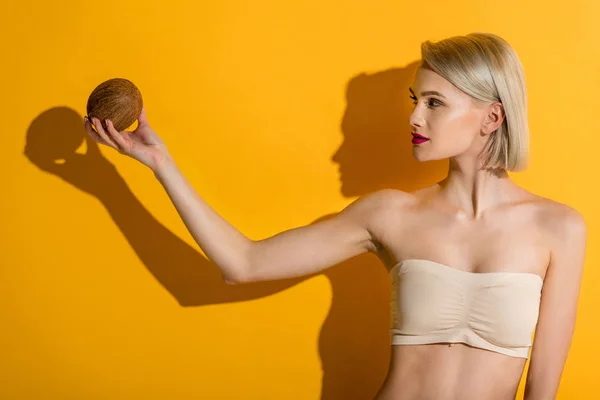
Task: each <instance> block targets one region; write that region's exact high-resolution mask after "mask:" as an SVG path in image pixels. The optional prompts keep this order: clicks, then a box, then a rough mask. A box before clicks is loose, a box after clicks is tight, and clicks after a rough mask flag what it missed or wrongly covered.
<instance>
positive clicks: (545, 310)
mask: <svg viewBox="0 0 600 400" xmlns="http://www.w3.org/2000/svg"><path fill="white" fill-rule="evenodd" d="M409 90H410V94H411V98H412V99H413V101H414V104H415V107H414V110H413V112H412V114H411V116H410V119H409V122H410V125H411V126H412V132H411V133H412V136H413V138H412V143H413V144H414V146H413V156H414V157H415V158H416V159H417V160H419V161H427V160H438V159H442V158H449V170H448V175H447V177H446V178H445V179H444V180H442V181H440V182H438V183H436V184H434V185H432V186H430V187H427V188H424V189H421V190H418V191H416V192H411V193H405V192H402V191H398V190H391V189H386V190H380V191H376V192H373V193H370V194H368V195H365V196H362V197H360V198H359V199H358V200H356V201H355V202H353V203H352V204H350V205H349V206H348V207H346V208H345V209H344V210H342V211H341V212H340V213H339V214H337V215H336V216H335V217H334V218H331V219H328V220H326V221H322V222H319V223H317V224H313V225H310V226H304V227H300V228H295V229H291V230H288V231H285V232H281V233H279V234H277V235H275V236H273V237H270V238H267V239H264V240H259V241H253V240H250V239H248V238H247V237H245V236H244V235H243V234H242V233H240V232H239V231H238V230H237V229H236V228H234V227H233V226H232V225H230V224H229V223H228V222H227V221H226V220H224V219H223V218H222V217H221V216H220V215H219V214H217V213H216V212H215V211H214V210H213V209H212V208H211V207H210V206H209V205H208V204H207V203H206V202H205V201H204V200H203V199H202V198H201V197H200V196H198V195H197V193H196V192H195V191H194V190H193V188H192V186H191V185H190V184H189V182H188V181H187V180H186V179H185V177H184V176H183V175H182V174H181V172H180V171H179V170H178V168H177V166H176V164H175V162H174V161H173V159H172V157H171V156H170V154H169V152H168V151H167V148H166V146H165V144H164V142H163V141H162V140H161V139H160V138H159V137H158V135H157V134H156V133H155V132H154V131H153V130H152V128H151V127H150V125H149V124H148V121H147V119H146V113H145V110H143V111H142V113H141V115H140V117H139V126H138V128H137V129H136V131H135V132H134V133H130V132H126V131H124V132H117V131H116V130H115V129H114V127H113V125H112V123H111V122H110V121H106V124H107V127H108V129H107V130H105V129H103V128H102V125H101V123H100V121H98V120H97V119H94V120H93V121H88V120H87V118H86V120H85V127H86V130H87V132H88V133H89V134H90V135H91V136H92V137H93V138H94V140H96V141H97V142H99V143H102V144H104V145H108V146H110V147H113V148H114V149H116V150H118V151H119V152H121V153H123V154H126V155H128V156H131V157H133V158H135V159H137V160H139V161H140V162H142V163H143V164H145V165H146V166H148V167H149V168H151V169H152V170H153V171H154V173H155V176H156V177H157V179H158V180H159V181H160V182H161V184H162V185H163V186H164V188H165V190H166V191H167V193H168V195H169V196H170V198H171V200H172V201H173V204H174V205H175V207H176V208H177V210H178V212H179V214H180V216H181V218H182V219H183V221H184V222H185V224H186V226H187V227H188V229H189V231H190V233H191V234H192V236H193V237H194V239H195V240H196V241H197V242H198V244H199V246H200V247H201V248H202V250H203V251H204V252H205V253H206V255H207V256H208V257H209V258H210V259H211V260H212V261H213V262H214V263H215V264H216V265H217V266H218V267H219V268H220V270H221V272H222V275H223V277H224V279H225V280H226V281H227V282H228V283H240V282H251V281H259V280H275V279H283V278H290V277H298V276H304V275H309V274H312V273H315V272H318V271H321V270H323V269H326V268H328V267H330V266H333V265H335V264H337V263H340V262H342V261H343V260H346V259H348V258H351V257H354V256H356V255H358V254H361V253H364V252H367V251H370V252H373V253H375V254H376V255H378V256H379V257H380V258H381V259H382V260H383V262H384V263H386V264H387V265H388V266H389V267H390V274H391V279H392V284H393V285H392V289H393V292H392V299H393V304H392V324H393V325H392V329H391V334H392V355H391V361H390V369H389V373H388V376H387V377H386V380H385V382H384V385H383V386H382V388H381V389H380V391H379V393H378V394H377V397H376V399H377V400H388V399H389V400H391V399H394V400H399V399H410V400H413V399H436V400H437V399H460V400H466V399H477V400H495V399H498V400H500V399H514V398H515V395H516V392H517V388H518V384H519V381H520V378H521V375H522V373H523V370H524V367H525V363H526V360H527V358H528V357H529V354H530V353H529V350H530V349H531V346H532V341H531V337H532V334H533V333H534V329H535V341H534V344H533V348H532V349H531V365H530V368H529V372H528V376H527V383H526V390H525V398H526V399H527V400H535V399H553V398H554V397H555V396H556V393H557V390H558V386H559V382H560V377H561V374H562V370H563V367H564V364H565V360H566V358H567V353H568V350H569V347H570V343H571V337H572V333H573V328H574V324H575V315H576V309H577V300H578V296H579V288H580V282H581V276H582V271H583V264H584V256H585V246H586V235H587V233H586V226H585V222H584V220H583V218H582V216H581V215H580V214H579V213H578V212H577V211H576V210H574V209H573V208H570V207H568V206H566V205H563V204H560V203H557V202H555V201H552V200H549V199H546V198H543V197H540V196H537V195H535V194H533V193H530V192H528V191H526V190H525V189H523V188H521V187H519V186H518V185H516V184H515V183H514V182H513V181H512V180H511V179H510V177H509V176H508V173H507V171H520V170H523V169H524V168H525V167H526V166H527V157H528V147H529V146H528V141H529V140H528V139H529V138H528V135H529V132H528V122H527V99H526V88H525V81H524V77H523V71H522V67H521V63H520V61H519V58H518V56H517V55H516V53H515V52H514V50H513V49H512V48H511V47H510V46H509V45H508V44H507V43H506V42H505V41H504V40H503V39H501V38H500V37H498V36H495V35H491V34H481V33H479V34H470V35H467V36H457V37H452V38H448V39H446V40H442V41H440V42H437V43H431V42H425V43H424V44H423V45H422V61H421V65H420V68H419V69H418V70H417V72H416V75H415V79H414V82H413V85H412V86H411V88H410V89H409ZM92 125H93V126H94V127H95V128H96V131H94V129H93V128H92ZM307 249H310V251H307Z"/></svg>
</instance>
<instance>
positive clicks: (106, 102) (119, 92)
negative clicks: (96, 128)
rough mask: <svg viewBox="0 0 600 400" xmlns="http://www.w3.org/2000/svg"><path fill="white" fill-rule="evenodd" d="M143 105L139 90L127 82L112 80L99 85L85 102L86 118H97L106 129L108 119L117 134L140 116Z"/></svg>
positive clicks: (120, 79) (122, 79)
mask: <svg viewBox="0 0 600 400" xmlns="http://www.w3.org/2000/svg"><path fill="white" fill-rule="evenodd" d="M143 105H144V103H143V100H142V94H141V93H140V91H139V89H138V88H137V87H136V86H135V85H134V84H133V83H132V82H131V81H129V80H127V79H124V78H113V79H109V80H107V81H105V82H102V83H101V84H99V85H98V86H97V87H96V88H95V89H94V90H93V91H92V94H90V97H89V98H88V102H87V107H86V109H87V115H88V118H90V120H91V118H92V117H95V118H98V119H99V120H100V121H101V123H102V127H103V128H104V129H106V124H105V122H104V120H105V119H110V120H111V122H112V123H113V125H114V127H115V129H116V130H117V131H118V132H121V131H124V130H125V129H127V128H129V127H130V126H131V125H132V124H133V123H134V122H135V121H136V120H137V119H138V117H139V116H140V113H141V112H142V107H143Z"/></svg>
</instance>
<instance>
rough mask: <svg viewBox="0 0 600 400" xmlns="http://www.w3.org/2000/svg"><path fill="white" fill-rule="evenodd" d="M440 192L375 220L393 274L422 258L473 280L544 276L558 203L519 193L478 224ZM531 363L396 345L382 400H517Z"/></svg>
mask: <svg viewBox="0 0 600 400" xmlns="http://www.w3.org/2000/svg"><path fill="white" fill-rule="evenodd" d="M438 193H439V186H438V185H434V186H432V187H429V188H426V189H423V190H420V191H418V192H414V193H411V194H410V196H412V198H411V200H410V201H408V202H407V201H406V194H405V193H402V192H398V195H397V197H395V196H394V195H392V196H391V197H390V201H389V204H388V205H387V206H386V207H385V208H386V211H385V212H384V213H383V214H382V215H381V217H380V218H378V220H377V221H372V227H371V228H372V231H373V236H374V237H375V238H376V240H377V242H378V243H377V245H378V246H379V251H378V255H379V256H380V257H381V258H382V260H383V261H384V262H385V264H386V265H387V266H388V267H389V269H390V270H392V267H394V266H397V265H398V263H399V262H400V261H402V260H409V259H412V260H415V259H416V260H430V261H434V262H436V263H440V264H443V265H445V266H448V267H452V268H454V269H457V270H461V271H466V272H470V273H480V272H500V271H502V272H518V273H522V272H526V273H529V274H536V275H539V276H540V277H541V278H543V277H544V276H545V273H546V268H547V265H548V263H549V255H550V249H549V246H548V243H549V240H548V229H547V228H546V223H545V222H547V221H548V219H549V218H552V215H553V213H556V212H557V205H558V203H555V202H553V201H551V200H547V199H544V198H542V197H539V196H536V195H533V194H531V193H528V192H527V191H525V190H523V189H520V188H518V189H515V191H514V192H513V193H512V194H511V195H512V200H510V201H508V202H507V203H506V204H504V205H500V206H497V207H493V208H491V209H490V210H488V211H485V212H484V213H482V215H481V216H480V217H479V218H477V219H473V218H467V217H463V216H461V214H460V213H457V212H456V211H455V210H453V209H452V208H451V207H450V206H449V205H448V204H447V203H445V202H443V201H441V200H440V199H439V197H438ZM396 200H397V201H396ZM384 214H385V215H384ZM525 361H526V360H525V359H524V358H518V357H511V356H507V355H503V354H499V353H496V352H492V351H488V350H483V349H479V348H475V347H470V346H468V345H465V344H460V343H454V344H451V345H450V344H448V343H439V344H424V345H402V346H397V345H394V346H392V354H391V360H390V368H389V372H388V376H387V377H386V380H385V382H384V384H383V386H382V388H381V390H380V391H379V393H378V395H377V397H376V400H392V399H393V400H401V399H406V400H417V399H428V400H441V399H444V400H446V399H460V400H468V399H478V400H505V399H514V396H515V393H516V391H517V388H518V384H519V381H520V378H521V375H522V372H523V368H524V366H525Z"/></svg>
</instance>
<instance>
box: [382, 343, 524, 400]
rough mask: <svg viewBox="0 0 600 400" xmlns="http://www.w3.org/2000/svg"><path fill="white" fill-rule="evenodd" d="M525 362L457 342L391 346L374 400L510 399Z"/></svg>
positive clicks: (514, 392) (512, 398)
mask: <svg viewBox="0 0 600 400" xmlns="http://www.w3.org/2000/svg"><path fill="white" fill-rule="evenodd" d="M525 361H526V360H525V359H524V358H516V357H510V356H506V355H503V354H497V353H493V352H490V351H487V350H482V349H477V348H473V347H469V346H467V345H463V344H459V343H454V344H448V343H439V344H430V345H401V346H392V354H391V360H390V369H389V372H388V376H387V378H386V381H385V383H384V387H382V390H381V391H380V395H379V396H378V397H376V399H377V400H392V399H393V400H420V399H429V400H438V399H440V400H442V399H443V400H447V399H460V400H468V399H478V400H507V399H511V400H514V398H515V395H516V392H517V388H518V385H519V382H520V379H521V376H522V373H523V368H524V366H525Z"/></svg>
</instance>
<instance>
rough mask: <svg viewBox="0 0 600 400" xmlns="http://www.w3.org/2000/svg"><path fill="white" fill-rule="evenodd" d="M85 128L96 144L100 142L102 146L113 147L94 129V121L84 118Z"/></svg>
mask: <svg viewBox="0 0 600 400" xmlns="http://www.w3.org/2000/svg"><path fill="white" fill-rule="evenodd" d="M83 127H84V128H85V131H86V132H87V133H88V135H90V136H91V138H92V139H93V140H94V141H95V142H98V143H100V144H104V145H107V146H111V145H110V144H109V143H106V142H105V141H104V139H102V138H101V137H100V135H98V133H97V132H96V131H95V130H94V129H93V128H92V121H90V120H89V118H87V117H85V118H84V120H83ZM111 147H112V146H111Z"/></svg>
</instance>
